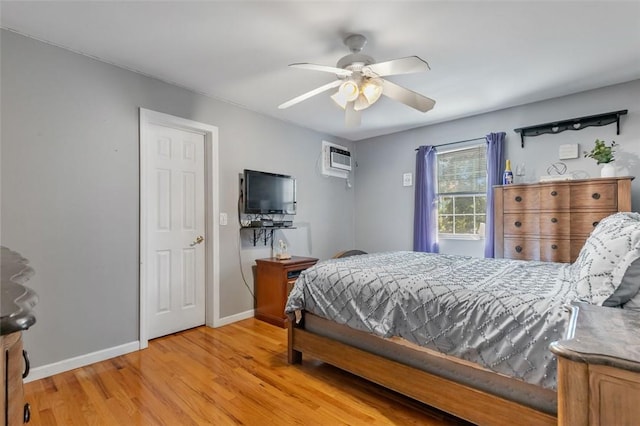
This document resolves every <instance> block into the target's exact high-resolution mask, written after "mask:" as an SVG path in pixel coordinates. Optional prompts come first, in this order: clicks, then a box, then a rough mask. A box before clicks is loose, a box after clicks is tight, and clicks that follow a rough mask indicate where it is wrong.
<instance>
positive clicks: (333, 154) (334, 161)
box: [329, 146, 351, 171]
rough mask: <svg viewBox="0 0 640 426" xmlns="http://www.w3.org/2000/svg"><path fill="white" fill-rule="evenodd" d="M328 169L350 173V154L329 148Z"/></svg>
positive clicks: (333, 147) (332, 147)
mask: <svg viewBox="0 0 640 426" xmlns="http://www.w3.org/2000/svg"><path fill="white" fill-rule="evenodd" d="M329 167H331V168H332V169H339V170H346V171H351V153H350V152H349V151H346V150H344V149H340V148H337V147H335V146H331V147H329Z"/></svg>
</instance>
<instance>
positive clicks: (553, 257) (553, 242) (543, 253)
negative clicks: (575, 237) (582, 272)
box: [540, 238, 571, 263]
mask: <svg viewBox="0 0 640 426" xmlns="http://www.w3.org/2000/svg"><path fill="white" fill-rule="evenodd" d="M540 260H544V261H545V262H563V263H568V262H571V241H570V240H569V239H564V240H563V239H557V238H543V239H541V240H540Z"/></svg>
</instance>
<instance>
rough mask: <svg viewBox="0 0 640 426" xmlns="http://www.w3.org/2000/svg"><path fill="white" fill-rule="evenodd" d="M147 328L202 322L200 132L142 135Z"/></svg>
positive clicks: (158, 130)
mask: <svg viewBox="0 0 640 426" xmlns="http://www.w3.org/2000/svg"><path fill="white" fill-rule="evenodd" d="M146 135H147V137H148V138H149V139H148V140H147V143H146V144H145V145H146V148H147V149H146V151H147V152H146V153H144V154H143V155H146V160H147V165H148V167H147V168H146V176H144V177H143V179H146V183H147V200H146V201H147V225H146V226H147V232H146V238H147V241H146V248H147V249H146V259H145V263H146V272H147V300H146V302H147V305H146V306H147V331H148V336H147V337H148V338H149V339H152V338H154V337H159V336H164V335H166V334H170V333H174V332H176V331H180V330H185V329H187V328H191V327H196V326H199V325H202V324H204V323H205V244H206V241H207V238H206V235H205V204H204V202H205V185H204V183H205V180H204V179H205V169H204V155H205V153H204V144H205V136H204V135H202V134H198V133H195V132H190V131H186V130H180V129H176V128H171V127H166V126H162V125H157V124H150V125H149V127H148V132H147V133H146Z"/></svg>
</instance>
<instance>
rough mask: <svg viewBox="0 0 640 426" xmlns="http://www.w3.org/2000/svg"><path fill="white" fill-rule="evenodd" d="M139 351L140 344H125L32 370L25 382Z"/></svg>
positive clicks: (136, 342)
mask: <svg viewBox="0 0 640 426" xmlns="http://www.w3.org/2000/svg"><path fill="white" fill-rule="evenodd" d="M139 349H140V342H138V341H135V342H130V343H125V344H124V345H120V346H114V347H112V348H107V349H103V350H100V351H96V352H92V353H90V354H85V355H80V356H77V357H74V358H69V359H64V360H62V361H58V362H54V363H53V364H47V365H43V366H41V367H35V368H32V369H31V371H29V375H28V376H27V377H26V379H24V381H25V383H28V382H32V381H34V380H39V379H44V378H45V377H49V376H53V375H54V374H59V373H64V372H65V371H69V370H73V369H75V368H80V367H84V366H85V365H89V364H93V363H95V362H100V361H104V360H107V359H110V358H115V357H117V356H120V355H124V354H128V353H130V352H135V351H137V350H139Z"/></svg>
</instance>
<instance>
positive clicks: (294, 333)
mask: <svg viewBox="0 0 640 426" xmlns="http://www.w3.org/2000/svg"><path fill="white" fill-rule="evenodd" d="M602 309H605V310H607V311H609V310H610V309H614V308H600V307H585V309H583V311H585V312H587V313H588V314H589V315H588V316H587V315H583V316H585V317H588V318H587V320H588V321H587V320H584V319H578V318H577V317H578V313H579V311H578V309H577V307H574V312H573V313H572V324H574V329H573V331H572V336H573V335H575V336H577V337H580V338H581V339H580V338H576V339H569V340H566V341H560V342H555V343H554V344H553V345H552V350H553V352H554V353H556V355H558V363H559V368H558V395H557V401H558V416H555V415H554V414H550V413H546V412H543V411H540V410H539V409H536V408H532V407H529V406H527V405H524V404H520V403H517V402H514V401H512V400H509V399H506V398H503V397H500V396H496V395H494V394H491V393H489V392H486V391H482V390H479V389H476V388H474V387H472V386H468V385H465V384H461V383H458V382H456V381H453V380H449V379H445V378H442V377H440V376H438V375H435V374H431V373H428V372H425V371H423V370H420V369H418V368H415V367H412V366H409V365H406V364H403V363H400V362H397V361H393V360H391V359H388V358H385V357H383V356H380V355H376V354H373V353H370V352H368V351H365V350H361V349H359V348H356V347H354V346H351V345H349V344H346V343H342V342H341V341H338V340H336V339H334V338H330V337H325V336H323V335H319V334H317V333H314V332H311V331H308V330H306V329H305V328H304V317H305V315H312V314H309V313H304V312H303V320H302V321H300V324H299V325H294V321H289V322H288V329H289V330H288V361H289V363H290V364H296V363H301V362H302V354H303V353H304V354H305V355H308V356H310V357H312V358H315V359H318V360H320V361H323V362H326V363H328V364H331V365H333V366H336V367H338V368H340V369H343V370H345V371H348V372H350V373H353V374H355V375H358V376H361V377H363V378H365V379H368V380H370V381H372V382H375V383H377V384H379V385H382V386H384V387H386V388H389V389H392V390H394V391H396V392H399V393H401V394H403V395H406V396H408V397H410V398H413V399H415V400H418V401H420V402H422V403H424V404H427V405H430V406H432V407H435V408H438V409H440V410H442V411H446V412H448V413H450V414H453V415H455V416H457V417H460V418H462V419H465V420H468V421H471V422H473V423H477V424H491V425H513V424H514V422H515V423H517V424H519V425H526V424H530V425H555V424H560V425H563V426H564V425H567V426H568V425H571V426H581V425H585V426H586V425H591V424H629V423H628V422H626V423H625V422H621V421H624V420H625V419H626V420H628V419H630V418H632V419H635V421H637V420H638V419H639V418H640V404H638V403H637V401H640V351H638V353H635V354H634V353H631V355H628V352H627V358H626V359H624V360H623V362H616V361H615V359H617V358H619V357H620V350H619V349H615V346H616V345H617V346H619V343H620V342H619V340H618V341H615V339H614V342H613V345H614V349H615V350H616V352H615V353H614V355H612V356H601V355H598V356H595V357H594V356H593V354H588V353H585V352H586V351H589V350H591V351H593V348H594V347H598V351H599V353H600V352H603V351H604V352H606V348H607V344H606V343H607V342H606V341H605V342H603V341H600V342H598V344H596V345H592V346H591V347H590V348H586V349H584V351H585V352H583V353H581V352H580V343H576V342H579V341H581V340H585V339H584V337H585V336H586V335H587V334H588V333H589V332H590V331H591V329H590V327H593V326H594V324H598V326H599V324H602V322H606V321H608V319H607V318H610V316H611V312H602V311H601V310H602ZM614 310H615V311H617V312H616V313H615V315H623V316H624V315H627V314H629V315H635V314H637V316H636V317H634V318H637V319H636V321H637V322H638V324H640V313H633V314H631V313H628V312H623V310H621V309H614ZM594 318H595V319H594ZM625 320H628V319H625ZM576 324H577V326H575V325H576ZM576 330H577V331H576ZM627 331H628V330H627ZM574 333H577V334H574ZM631 333H632V335H631V339H632V342H633V341H635V342H637V343H640V327H639V328H637V329H635V330H632V331H631ZM625 338H626V339H629V338H630V337H629V335H627V336H625ZM576 345H577V348H576ZM636 346H637V347H640V345H638V344H637V345H636ZM603 347H604V349H603ZM567 348H568V349H567ZM419 352H420V354H419V355H418V356H420V357H423V358H421V359H423V360H424V362H425V363H428V362H429V360H430V359H431V360H433V357H434V355H430V354H429V353H428V352H424V351H419ZM623 353H624V352H623ZM590 355H591V356H590ZM612 359H613V360H614V361H612ZM596 364H597V365H596ZM603 366H604V368H605V369H608V370H611V371H612V373H611V374H610V376H613V377H614V378H615V380H617V382H616V384H617V388H616V389H615V394H611V395H609V394H608V393H607V392H609V391H606V390H602V389H600V386H599V384H598V383H597V382H596V381H594V380H593V379H591V378H590V377H589V375H588V372H589V371H599V370H601V369H602V367H603ZM598 374H601V373H598ZM598 377H599V376H598ZM620 377H622V378H623V379H624V380H625V381H624V382H620V380H622V379H620ZM513 380H515V379H513ZM612 380H613V379H612ZM629 395H630V396H629ZM621 396H624V398H621ZM602 401H605V402H606V403H607V404H609V403H613V402H612V401H615V403H614V406H613V407H610V408H609V409H607V408H606V407H601V405H602ZM634 401H635V402H634ZM598 404H600V405H598ZM601 412H606V413H607V414H606V416H604V417H603V415H602V414H601ZM603 419H607V423H601V420H603ZM611 422H613V423H611Z"/></svg>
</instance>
